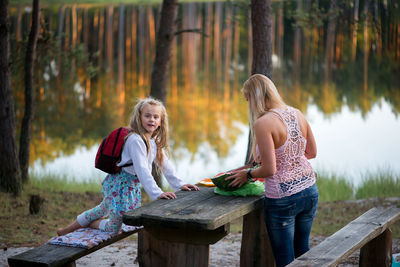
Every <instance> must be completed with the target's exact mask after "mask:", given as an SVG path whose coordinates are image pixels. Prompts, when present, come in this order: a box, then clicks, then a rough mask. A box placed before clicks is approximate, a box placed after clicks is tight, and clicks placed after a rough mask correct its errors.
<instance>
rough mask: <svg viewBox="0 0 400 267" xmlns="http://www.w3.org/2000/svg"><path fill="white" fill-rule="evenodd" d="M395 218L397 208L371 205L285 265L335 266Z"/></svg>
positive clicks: (398, 210) (399, 217) (379, 233)
mask: <svg viewBox="0 0 400 267" xmlns="http://www.w3.org/2000/svg"><path fill="white" fill-rule="evenodd" d="M399 219H400V208H397V207H388V208H384V207H376V208H372V209H370V210H369V211H367V212H366V213H364V214H363V215H361V216H360V217H358V218H357V219H355V220H354V221H352V222H350V223H349V224H347V225H346V226H345V227H343V228H342V229H340V230H339V231H338V232H336V233H334V234H333V235H331V236H330V237H328V238H327V239H325V240H324V241H323V242H321V243H320V244H319V245H317V246H315V247H313V248H312V249H311V250H310V251H308V252H307V253H305V254H304V255H302V256H300V257H299V258H297V259H295V260H294V261H293V262H292V263H291V264H289V265H288V266H290V267H294V266H318V267H322V266H336V265H337V264H338V263H340V262H341V261H342V260H343V259H345V258H347V257H348V256H350V255H351V254H353V253H354V252H355V251H356V250H358V249H360V248H362V247H363V246H364V245H366V244H367V243H368V242H370V241H371V240H372V239H374V238H376V237H377V236H379V235H381V234H382V233H383V232H384V231H386V229H387V228H388V227H389V226H390V225H392V224H393V223H394V222H396V221H397V220H399ZM380 266H384V265H383V263H382V265H380Z"/></svg>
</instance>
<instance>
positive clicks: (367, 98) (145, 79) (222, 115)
mask: <svg viewBox="0 0 400 267" xmlns="http://www.w3.org/2000/svg"><path fill="white" fill-rule="evenodd" d="M318 3H319V4H318V6H317V5H316V2H313V1H302V0H296V1H277V2H274V3H273V16H272V18H273V21H272V23H273V54H274V72H273V79H274V81H275V83H276V84H277V87H278V88H279V90H280V91H281V92H282V94H283V96H284V98H285V100H286V102H287V103H288V104H290V105H293V106H295V107H298V108H300V109H301V110H303V111H304V112H306V114H307V110H309V109H311V110H313V111H316V112H317V114H318V115H317V116H322V117H323V118H324V120H325V121H323V122H329V120H332V118H333V117H335V118H337V117H341V116H347V115H348V113H346V112H344V111H343V110H349V111H350V113H352V114H357V113H360V114H361V116H362V121H364V122H365V123H367V124H368V123H374V122H372V121H370V120H369V118H368V114H369V113H371V112H373V111H374V112H378V113H379V112H380V111H379V109H378V110H377V111H376V108H375V107H376V106H377V105H380V104H381V103H384V105H388V107H389V109H390V110H391V115H393V116H394V118H393V120H392V121H391V123H395V124H399V120H398V114H399V112H400V90H399V89H400V88H399V78H398V77H400V75H399V66H400V64H399V62H400V44H399V41H400V39H399V38H398V36H399V29H400V27H399V26H400V24H399V14H400V12H399V11H400V10H399V9H400V7H399V5H398V4H396V1H394V0H389V1H383V2H382V1H377V0H374V1H359V0H354V1H337V5H331V1H327V0H324V1H318ZM368 3H369V4H368ZM367 4H368V5H367ZM42 8H43V13H42V14H43V29H42V35H41V39H40V41H39V45H38V49H39V50H38V58H37V61H38V62H37V63H36V66H37V68H36V72H35V75H36V81H35V87H36V88H37V94H36V101H37V111H36V119H35V121H34V127H33V138H32V144H31V146H32V147H31V153H32V155H31V161H32V162H31V163H32V164H33V163H34V162H36V163H37V162H39V161H40V164H42V166H48V165H47V164H48V163H50V162H52V161H54V160H55V159H58V158H60V157H65V156H66V155H75V154H76V153H77V150H78V148H81V147H86V148H91V147H93V146H94V145H95V144H97V143H98V142H100V140H101V139H102V137H104V136H105V135H106V134H107V133H108V132H109V131H110V130H112V129H113V128H115V127H118V126H120V125H123V124H126V123H127V119H128V117H129V114H130V112H131V108H132V106H133V105H134V102H135V99H136V98H138V97H144V96H146V95H147V94H148V93H149V90H150V84H149V83H150V73H151V64H152V61H153V57H154V53H155V51H154V49H155V38H156V37H155V34H156V27H157V22H158V17H159V14H158V13H159V8H160V6H159V4H152V5H134V4H124V5H94V4H92V5H87V4H86V5H83V4H82V5H81V4H73V5H71V4H60V5H51V6H42ZM10 15H11V22H12V23H11V27H12V32H13V39H12V55H13V58H14V59H15V61H14V62H13V87H14V90H15V99H16V102H17V103H16V106H17V118H18V119H19V121H20V120H21V117H22V114H23V112H22V110H21V108H22V103H23V77H22V72H21V69H22V67H21V66H22V65H21V64H22V61H23V53H24V44H25V40H26V39H27V38H26V37H27V34H28V32H29V20H30V15H31V13H30V12H29V10H28V9H27V8H25V6H24V5H22V4H21V5H12V6H11V10H10ZM179 16H180V20H179V25H178V28H179V29H188V28H190V29H197V28H199V29H202V30H203V31H204V35H200V34H196V33H184V34H181V35H178V36H177V40H176V45H175V48H174V54H173V59H172V64H171V77H170V83H169V91H168V98H167V109H168V113H169V120H170V126H171V129H170V130H171V131H170V133H171V136H170V138H171V154H172V156H173V157H174V159H175V160H176V162H177V165H181V164H182V165H183V164H184V165H185V167H183V166H178V169H186V166H187V165H188V166H189V168H190V166H197V167H196V168H197V169H194V170H192V171H194V172H195V173H196V172H197V170H201V171H204V172H199V173H201V174H202V175H212V174H213V172H215V171H218V170H221V171H222V170H223V169H222V168H230V167H235V165H234V164H236V165H237V164H240V162H241V161H240V157H241V154H243V160H244V156H245V155H244V154H245V150H246V148H245V147H244V146H246V144H245V142H244V143H243V144H242V143H241V142H242V141H241V139H245V137H244V136H246V132H247V131H248V129H247V126H246V125H247V103H246V102H245V101H244V100H243V98H242V96H241V93H240V89H241V84H242V82H243V81H244V80H245V79H246V78H247V76H248V73H249V68H250V66H251V62H249V60H248V59H249V54H250V53H251V43H250V42H249V40H251V38H250V34H251V32H250V31H249V20H248V19H249V13H248V10H246V8H243V6H242V4H240V3H235V2H229V3H228V2H212V3H209V2H206V3H182V4H180V9H179ZM392 126H393V125H391V126H390V125H389V126H388V127H392ZM318 127H319V125H313V128H317V129H318ZM321 127H322V126H321ZM347 127H351V125H349V126H347ZM372 127H373V125H372ZM380 127H382V126H380ZM388 129H389V128H388ZM317 131H318V130H317ZM382 131H385V129H382ZM343 134H345V133H343ZM362 134H363V135H368V134H372V133H368V132H363V133H362ZM324 138H325V136H324V137H321V138H319V139H320V140H324ZM325 139H326V138H325ZM317 140H318V136H317ZM328 140H329V139H328ZM327 142H329V141H327ZM396 143H398V142H396ZM239 145H240V148H238V146H239ZM343 145H347V144H343ZM386 147H388V149H389V150H392V149H395V148H396V146H395V147H393V146H391V145H390V144H388V145H387V146H386ZM397 147H398V145H397ZM233 148H235V150H233ZM319 148H320V151H322V153H323V151H324V144H323V143H321V145H320V144H319ZM321 148H322V149H321ZM361 149H363V148H361ZM335 153H336V152H335ZM337 153H338V154H340V152H337ZM238 154H239V155H238ZM376 157H379V155H376ZM188 158H189V159H190V160H188ZM202 160H203V161H202ZM327 160H328V161H329V159H327ZM195 161H198V162H197V163H195ZM180 162H181V163H180ZM199 162H200V164H199ZM221 162H222V163H221ZM88 164H90V166H92V164H91V162H90V163H88ZM202 164H203V165H202ZM204 164H206V166H204ZM230 164H231V165H230ZM323 164H325V163H323ZM207 169H208V173H207V172H206V171H205V170H207ZM205 173H207V174H205ZM185 175H187V174H186V173H185Z"/></svg>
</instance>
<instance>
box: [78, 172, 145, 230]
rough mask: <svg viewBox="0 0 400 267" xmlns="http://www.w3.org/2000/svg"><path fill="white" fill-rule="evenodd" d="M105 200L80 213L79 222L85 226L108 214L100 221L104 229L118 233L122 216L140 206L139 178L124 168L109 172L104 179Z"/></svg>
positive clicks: (100, 226) (101, 228) (101, 227)
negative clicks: (106, 217) (113, 172)
mask: <svg viewBox="0 0 400 267" xmlns="http://www.w3.org/2000/svg"><path fill="white" fill-rule="evenodd" d="M103 196H104V198H103V201H102V202H101V203H100V204H99V205H97V206H96V207H94V208H93V209H90V210H87V211H85V212H83V213H82V214H80V215H78V217H77V221H78V223H79V224H80V225H81V226H83V227H85V226H88V225H89V224H90V223H91V222H93V221H95V220H98V219H100V218H103V217H105V216H108V219H104V220H102V221H101V222H100V225H99V228H100V230H102V231H106V232H113V233H115V234H116V233H118V232H119V230H120V229H121V226H122V216H123V215H124V213H125V212H127V211H131V210H134V209H136V208H138V207H139V206H140V203H141V191H140V182H139V179H138V178H137V177H136V176H135V175H132V174H130V173H127V172H126V171H124V170H121V171H120V172H118V173H116V174H109V175H107V177H106V178H105V179H104V181H103Z"/></svg>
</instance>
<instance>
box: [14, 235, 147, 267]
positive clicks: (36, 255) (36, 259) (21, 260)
mask: <svg viewBox="0 0 400 267" xmlns="http://www.w3.org/2000/svg"><path fill="white" fill-rule="evenodd" d="M140 230H141V229H137V230H134V231H131V232H123V233H122V234H119V235H117V236H114V237H112V238H110V239H108V240H106V241H103V242H101V243H100V244H99V245H97V246H94V247H92V248H89V249H85V248H77V247H67V246H60V245H53V244H48V243H46V244H44V245H42V246H40V247H36V248H34V249H30V250H28V251H25V252H23V253H21V254H18V255H14V256H11V257H9V258H8V264H9V266H10V267H20V266H21V267H22V266H25V267H28V266H29V267H34V266H49V267H56V266H63V267H67V266H68V267H70V266H71V267H72V266H76V265H75V261H76V260H77V259H79V258H81V257H83V256H86V255H88V254H90V253H92V252H95V251H96V250H99V249H101V248H103V247H105V246H108V245H110V244H112V243H115V242H117V241H119V240H121V239H123V238H125V237H128V236H130V235H132V234H134V233H137V232H138V231H140Z"/></svg>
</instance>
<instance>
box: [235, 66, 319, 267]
mask: <svg viewBox="0 0 400 267" xmlns="http://www.w3.org/2000/svg"><path fill="white" fill-rule="evenodd" d="M243 95H244V97H245V98H246V100H247V101H248V105H249V121H250V129H251V136H252V141H253V142H252V148H251V151H252V153H253V157H254V159H256V160H257V161H259V162H260V163H261V167H260V168H258V169H255V170H251V169H249V170H244V171H241V172H238V173H236V174H235V175H233V176H231V177H229V178H227V179H232V182H231V183H230V185H232V186H238V187H240V186H242V185H243V184H245V183H246V182H247V181H248V180H250V181H251V180H252V179H253V177H260V178H261V177H263V178H264V185H265V198H264V220H265V224H266V228H267V231H268V235H269V238H270V242H271V246H272V251H273V253H274V256H275V262H276V266H277V267H280V266H286V265H287V264H289V263H290V262H291V261H293V260H294V258H295V257H298V256H300V255H302V254H303V253H305V252H306V251H308V250H309V241H308V240H309V235H310V231H311V226H312V222H313V219H314V216H315V213H316V210H317V203H318V189H317V186H316V184H315V178H316V177H315V173H314V171H313V168H312V167H311V164H310V163H309V162H308V159H311V158H314V157H315V156H316V154H317V146H316V143H315V140H314V135H313V133H312V131H311V127H310V125H309V124H308V122H307V120H306V119H305V117H304V115H303V114H302V113H301V112H300V111H299V110H298V109H295V108H293V107H290V106H288V105H286V104H285V103H284V102H283V100H282V99H281V97H280V95H279V93H278V90H277V89H276V87H275V85H274V83H273V82H272V81H271V80H270V79H268V78H267V77H266V76H264V75H261V74H255V75H253V76H251V77H250V78H249V79H248V80H247V81H246V82H245V83H244V85H243Z"/></svg>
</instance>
